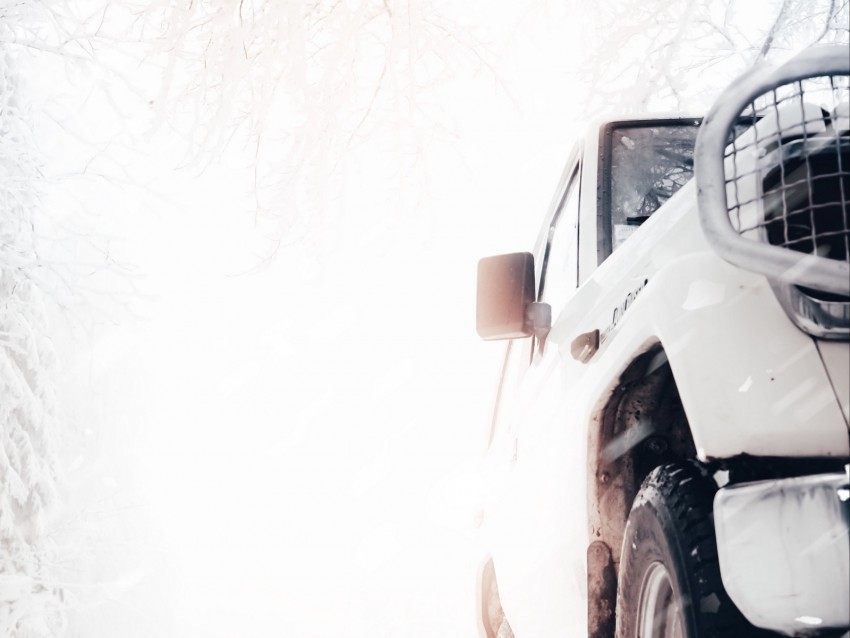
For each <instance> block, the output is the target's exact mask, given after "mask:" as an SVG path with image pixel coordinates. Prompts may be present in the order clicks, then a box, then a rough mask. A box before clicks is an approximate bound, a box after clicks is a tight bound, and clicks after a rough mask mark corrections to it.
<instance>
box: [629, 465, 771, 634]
mask: <svg viewBox="0 0 850 638" xmlns="http://www.w3.org/2000/svg"><path fill="white" fill-rule="evenodd" d="M716 491H717V487H716V485H715V483H714V481H713V480H712V479H711V477H710V476H708V473H707V472H706V471H705V469H704V468H702V467H701V466H700V465H699V464H697V463H681V464H672V465H664V466H661V467H657V468H655V470H653V471H652V472H651V473H650V475H649V476H648V477H647V478H646V480H645V481H644V482H643V485H642V486H641V489H640V491H639V492H638V494H637V496H636V497H635V500H634V504H633V506H632V510H631V513H630V514H629V519H628V522H627V524H626V531H625V535H624V539H623V548H622V555H621V558H620V570H619V580H618V587H617V638H724V637H730V636H735V637H736V638H744V637H747V638H751V637H754V636H768V635H772V634H770V633H768V632H762V631H760V630H756V629H754V628H753V627H752V626H751V625H750V624H749V623H748V622H747V621H746V619H745V618H744V617H743V616H742V614H741V612H740V611H738V609H737V607H735V604H734V603H733V602H732V601H731V600H730V599H729V596H728V595H727V594H726V592H725V591H724V589H723V583H722V582H721V579H720V567H719V565H718V562H717V541H716V540H715V536H714V521H713V515H712V502H713V498H714V494H715V492H716Z"/></svg>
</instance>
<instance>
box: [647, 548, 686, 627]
mask: <svg viewBox="0 0 850 638" xmlns="http://www.w3.org/2000/svg"><path fill="white" fill-rule="evenodd" d="M681 611H682V610H681V607H680V605H679V601H678V599H677V597H676V595H675V593H674V592H673V583H672V581H671V580H670V574H669V573H668V572H667V568H666V567H664V565H662V564H661V563H653V564H652V565H650V566H649V569H647V570H646V574H644V577H643V583H642V584H641V588H640V606H639V608H638V625H637V628H638V635H637V638H684V635H685V633H684V631H683V630H682V613H681Z"/></svg>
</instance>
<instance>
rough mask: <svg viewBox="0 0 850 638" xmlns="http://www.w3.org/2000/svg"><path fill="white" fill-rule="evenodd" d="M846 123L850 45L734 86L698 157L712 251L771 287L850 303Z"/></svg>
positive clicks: (849, 135) (719, 105) (706, 125)
mask: <svg viewBox="0 0 850 638" xmlns="http://www.w3.org/2000/svg"><path fill="white" fill-rule="evenodd" d="M746 123H750V124H752V126H751V127H749V128H748V129H747V130H746V131H744V132H743V133H742V134H741V135H739V136H738V137H737V138H735V137H734V135H733V131H735V130H736V129H737V130H740V128H741V125H742V124H746ZM849 125H850V49H848V47H846V46H831V47H820V48H815V49H811V50H808V51H806V52H804V53H803V54H801V55H799V56H797V57H796V58H794V59H792V60H791V61H789V62H788V63H786V64H784V65H783V66H781V67H779V68H777V69H773V70H765V69H764V68H756V69H753V70H752V71H750V72H749V73H747V74H746V75H745V76H744V77H742V78H741V79H740V80H738V81H736V82H735V83H733V84H732V86H730V88H729V89H727V90H726V91H725V92H724V93H723V94H722V95H721V96H720V97H719V98H718V100H717V102H716V103H715V106H714V107H713V108H712V109H711V111H710V112H709V114H708V115H707V116H706V118H705V119H704V121H703V124H702V127H701V129H700V132H699V135H698V137H697V142H696V150H695V163H696V169H695V172H696V180H697V199H698V203H699V216H700V221H701V223H702V226H703V230H704V232H705V235H706V237H707V239H708V241H709V243H711V245H712V246H713V247H714V249H715V250H717V252H718V253H719V254H720V255H721V256H722V257H723V258H724V259H726V260H727V261H729V262H731V263H732V264H734V265H736V266H739V267H741V268H746V269H748V270H752V271H755V272H760V273H762V274H764V275H766V276H768V277H769V278H771V279H773V280H778V281H784V282H786V283H793V284H796V285H801V286H805V287H808V288H811V289H813V290H819V291H823V292H828V293H832V294H837V295H845V296H848V295H850V222H848V207H850V161H848V155H847V153H848V149H850V132H848V128H850V126H849Z"/></svg>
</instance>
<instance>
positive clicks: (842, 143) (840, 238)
mask: <svg viewBox="0 0 850 638" xmlns="http://www.w3.org/2000/svg"><path fill="white" fill-rule="evenodd" d="M848 75H850V53H848V48H847V47H825V48H818V49H813V50H810V51H807V52H805V53H804V54H802V55H800V56H798V57H797V58H795V59H794V60H792V61H791V62H789V63H787V64H785V65H783V66H782V67H780V68H778V69H769V70H768V69H764V68H761V69H757V70H754V71H752V72H751V73H749V74H747V75H746V76H745V77H743V78H741V79H740V80H739V81H736V82H735V83H734V84H733V85H732V86H731V87H730V88H729V89H728V90H727V91H726V92H725V93H724V94H723V95H722V96H721V98H720V99H719V101H718V103H717V105H716V106H715V107H714V108H713V109H712V111H711V112H710V113H709V114H708V115H707V116H706V117H705V118H704V119H703V120H702V121H700V120H699V119H694V118H674V119H649V118H641V119H632V120H628V121H609V122H605V123H603V124H601V125H599V126H597V127H594V128H593V129H592V130H590V132H589V133H588V135H587V136H586V138H585V139H584V141H583V143H582V144H580V145H579V146H578V147H577V149H576V150H575V151H574V152H573V154H572V156H571V158H570V160H569V162H568V163H567V167H566V170H565V171H564V173H563V177H562V179H561V181H560V183H559V185H558V189H557V191H556V193H555V197H554V199H553V200H552V204H551V206H550V209H549V211H548V213H547V215H546V217H545V220H544V223H543V227H542V230H541V232H540V236H539V239H538V241H537V244H536V246H535V247H534V250H533V252H523V253H514V254H511V255H500V256H497V257H490V258H486V259H482V260H481V262H480V263H479V270H478V317H477V321H478V331H479V334H480V335H481V337H483V338H484V339H509V340H510V341H509V346H508V349H507V356H506V359H505V364H504V369H503V374H502V379H501V383H500V387H499V393H498V399H497V405H496V408H495V412H494V419H493V426H492V433H491V437H490V443H489V447H488V451H487V457H486V458H487V462H486V468H487V470H486V471H487V478H488V480H487V486H488V490H487V497H486V502H485V506H484V513H485V514H484V519H483V525H482V538H483V540H484V543H485V545H486V547H487V550H488V552H489V555H490V559H491V560H489V562H488V563H487V564H486V566H485V567H484V569H483V570H482V578H481V594H482V597H481V602H482V606H481V616H482V624H483V631H484V632H485V634H486V636H488V638H495V637H496V636H499V637H500V638H503V637H505V636H511V635H513V634H515V635H516V638H556V637H561V636H563V637H568V638H572V637H576V636H590V637H591V638H603V637H606V638H610V637H612V636H614V635H616V636H618V637H623V638H625V637H628V638H654V637H687V638H706V637H710V636H711V637H713V636H717V637H720V636H723V637H730V638H733V637H734V638H737V637H744V636H761V635H775V634H776V633H779V634H782V635H788V636H813V635H824V636H833V635H834V636H841V635H845V632H846V631H847V630H848V628H850V538H848V520H850V486H848V462H850V435H848V421H850V343H848V339H850V266H849V265H848V264H850V220H849V219H848V209H850V133H848V129H850V88H848V86H850V85H849V84H848ZM692 177H695V179H691V178H692Z"/></svg>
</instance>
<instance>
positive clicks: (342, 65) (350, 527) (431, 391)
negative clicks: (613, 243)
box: [0, 0, 847, 638]
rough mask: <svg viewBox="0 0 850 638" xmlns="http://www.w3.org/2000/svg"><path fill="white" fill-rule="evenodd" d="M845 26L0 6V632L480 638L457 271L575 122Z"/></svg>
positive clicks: (473, 401)
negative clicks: (0, 220)
mask: <svg viewBox="0 0 850 638" xmlns="http://www.w3.org/2000/svg"><path fill="white" fill-rule="evenodd" d="M456 4H457V3H456ZM768 5H769V6H768ZM846 24H847V3H846V2H845V3H841V2H813V1H810V2H802V1H799V0H783V1H775V2H770V3H766V5H765V6H764V7H761V6H760V9H759V12H758V14H757V15H754V10H753V8H752V7H749V6H748V5H747V4H746V3H744V2H708V1H696V2H689V3H684V2H673V1H667V2H665V1H662V0H655V1H653V2H630V1H627V0H621V1H620V2H614V3H606V4H605V6H604V7H599V8H598V10H594V11H593V12H588V11H587V10H581V9H579V7H578V4H577V3H572V2H566V3H554V2H552V3H547V2H528V3H487V2H479V1H471V2H466V3H463V6H462V7H461V6H454V5H452V4H450V3H448V2H444V3H440V2H427V1H422V2H413V3H397V2H368V1H364V2H359V3H358V2H350V3H346V2H330V3H323V2H314V3H310V2H267V1H263V0H256V1H254V2H248V1H245V2H238V3H237V2H216V3H214V2H205V1H200V2H198V1H197V0H196V2H194V3H189V2H178V1H175V2H171V3H138V4H137V3H134V2H103V1H102V0H101V1H95V0H89V1H85V2H83V1H80V2H59V1H52V2H44V3H35V2H33V3H12V2H0V170H2V172H3V173H2V175H3V179H2V180H0V215H2V224H0V293H2V294H0V347H2V349H3V353H2V356H0V386H2V388H3V391H2V397H3V400H2V404H0V630H2V632H4V633H2V634H0V635H5V636H16V637H18V636H20V637H39V638H41V637H47V636H50V637H58V636H72V637H80V638H100V637H103V638H112V637H117V636H121V637H122V638H123V637H139V638H141V637H145V638H147V637H159V636H163V637H172V636H174V637H177V636H179V637H190V638H194V637H198V638H207V637H209V638H213V637H216V638H218V637H220V638H225V637H226V638H230V637H233V638H236V637H239V638H246V637H252V636H268V635H280V636H296V637H298V638H313V637H315V638H319V637H321V638H331V637H337V636H350V637H353V638H357V637H363V638H365V637H369V638H376V637H397V636H412V637H416V636H441V637H442V636H445V637H453V636H457V637H460V636H474V635H476V626H475V613H476V607H475V605H476V602H475V587H476V581H475V579H476V571H477V569H478V568H479V567H480V563H481V561H482V559H483V557H482V555H481V551H480V548H479V546H478V542H477V537H476V522H477V519H476V516H477V498H478V492H479V485H478V478H477V466H478V462H479V458H480V454H481V452H482V451H483V445H484V442H485V441H486V437H487V433H488V431H487V428H488V426H489V411H490V405H491V402H492V399H493V395H494V391H495V383H496V380H497V374H498V367H499V362H500V358H501V354H502V348H501V347H500V346H498V345H496V344H484V343H482V342H480V341H479V340H478V338H477V336H476V335H475V332H474V288H475V280H474V278H475V268H476V262H477V260H478V258H480V257H481V256H484V255H489V254H496V253H499V252H508V251H514V250H523V249H527V248H529V247H530V246H531V244H532V243H533V240H534V237H535V233H536V229H537V225H538V223H539V220H540V218H541V216H542V214H543V212H544V210H545V207H546V205H547V204H548V201H549V197H550V196H551V189H552V188H553V187H554V185H555V183H556V181H557V179H558V176H559V174H560V171H561V168H562V164H563V162H564V161H565V159H566V157H567V154H568V151H569V147H570V145H571V143H572V139H573V138H574V136H575V135H576V133H577V132H578V131H580V130H581V126H582V123H583V122H584V121H586V120H587V119H590V118H592V117H596V116H598V115H600V114H601V113H605V112H611V111H615V110H619V111H622V112H626V111H645V110H654V109H665V110H678V109H684V110H688V111H690V112H695V113H698V112H701V111H702V110H703V109H704V108H705V107H706V106H707V104H709V103H710V101H711V98H712V96H713V95H714V93H715V92H716V90H717V88H718V87H720V86H722V85H723V84H724V83H725V82H726V81H728V79H729V78H730V77H733V76H734V75H735V74H736V73H737V72H739V71H741V70H742V69H744V68H746V67H747V66H749V65H750V64H752V63H754V62H755V61H757V60H758V59H759V58H762V57H768V58H770V57H782V56H786V55H788V54H789V53H790V52H791V51H792V50H794V49H795V48H798V47H799V46H801V45H804V44H808V43H810V42H815V41H829V40H835V39H839V40H841V39H845V40H846V35H847V33H846ZM638 53H639V55H638ZM635 59H639V60H641V63H635V62H634V60H635ZM696 78H698V79H699V81H694V80H695V79H696Z"/></svg>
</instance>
